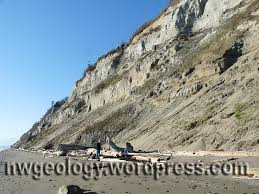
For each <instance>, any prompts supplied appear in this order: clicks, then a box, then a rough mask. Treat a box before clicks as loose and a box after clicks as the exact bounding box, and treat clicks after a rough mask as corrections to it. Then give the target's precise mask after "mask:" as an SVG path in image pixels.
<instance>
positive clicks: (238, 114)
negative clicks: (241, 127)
mask: <svg viewBox="0 0 259 194" xmlns="http://www.w3.org/2000/svg"><path fill="white" fill-rule="evenodd" d="M246 108H247V104H246V103H238V104H236V105H235V117H236V118H237V119H239V120H240V119H241V118H242V116H243V111H244V110H245V109H246Z"/></svg>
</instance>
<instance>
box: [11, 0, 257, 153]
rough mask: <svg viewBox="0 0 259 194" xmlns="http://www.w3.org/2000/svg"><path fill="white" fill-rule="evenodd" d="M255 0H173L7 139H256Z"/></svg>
mask: <svg viewBox="0 0 259 194" xmlns="http://www.w3.org/2000/svg"><path fill="white" fill-rule="evenodd" d="M258 8H259V1H258V0H222V1H215V0H183V1H180V2H179V3H178V4H175V5H171V6H169V7H168V8H167V9H166V10H165V11H164V12H163V13H162V14H161V15H160V16H159V17H158V18H156V19H155V20H154V21H153V22H151V23H150V25H148V26H146V27H145V28H144V29H143V30H141V31H140V32H139V33H137V34H136V35H135V36H134V38H133V39H132V40H131V41H130V43H129V44H127V45H126V46H123V47H121V48H119V49H117V50H116V51H114V52H111V53H110V54H108V55H106V56H104V57H102V58H100V60H99V61H97V63H96V68H95V69H94V70H93V71H89V72H88V73H86V74H85V76H84V77H83V78H82V79H80V80H79V81H78V82H77V83H76V86H75V88H74V90H73V92H72V94H71V96H70V97H69V98H68V99H64V100H62V101H61V102H58V103H56V104H55V105H54V106H53V107H52V108H50V110H49V111H48V112H47V113H46V115H45V116H44V117H43V118H42V119H41V121H40V122H38V123H36V124H35V125H34V126H33V127H32V129H31V130H30V131H29V132H28V133H26V134H25V135H24V136H23V137H22V138H21V140H20V141H19V142H17V143H16V144H15V145H14V146H15V147H16V148H18V147H21V148H34V149H39V148H43V147H45V146H47V147H52V146H54V147H55V146H57V145H58V144H60V143H77V144H82V145H87V146H91V145H92V144H94V143H95V142H96V141H97V140H98V139H102V140H103V141H104V139H105V136H107V135H108V136H111V137H113V139H114V140H115V142H117V143H119V144H123V145H124V143H125V142H127V141H130V142H131V143H132V144H133V145H135V147H136V148H137V149H160V150H179V149H184V150H195V149H204V150H205V149H225V150H256V149H259V145H258V139H259V117H258V116H259V115H258V108H259V95H258V94H259V90H258V89H259V88H258V86H259V85H258V77H259V76H258V75H259V47H258V43H259V23H258V21H259V13H258V12H259V11H258Z"/></svg>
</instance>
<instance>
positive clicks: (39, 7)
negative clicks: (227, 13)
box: [0, 0, 168, 145]
mask: <svg viewBox="0 0 259 194" xmlns="http://www.w3.org/2000/svg"><path fill="white" fill-rule="evenodd" d="M167 2H168V0H123V1H122V0H94V1H90V0H0V90H1V93H0V108H1V109H0V134H1V136H0V145H7V144H11V143H13V142H15V141H16V140H17V139H18V138H19V137H20V136H21V135H22V134H23V133H24V132H26V131H27V130H28V129H29V128H30V127H31V126H32V124H33V123H34V122H36V121H37V120H39V119H40V118H41V117H42V116H43V114H44V113H45V111H46V110H47V109H48V107H49V106H50V105H51V101H52V100H54V101H57V100H60V99H62V98H64V97H66V96H68V95H69V94H70V93H71V91H72V88H73V86H74V84H75V81H76V80H78V79H79V78H80V77H81V76H82V73H83V71H84V69H85V68H86V67H87V64H88V63H90V62H92V63H93V62H95V60H96V59H97V58H98V57H99V56H100V55H102V54H105V53H106V52H107V51H109V50H110V49H112V48H114V47H116V46H118V45H119V44H120V43H121V42H122V41H127V40H128V39H129V37H130V36H131V34H132V33H133V32H134V31H135V30H136V29H137V28H138V27H139V26H140V25H141V24H143V23H144V22H145V21H148V20H149V19H151V18H153V17H155V16H156V15H158V14H159V12H160V11H161V10H162V9H163V8H164V7H165V6H166V4H167Z"/></svg>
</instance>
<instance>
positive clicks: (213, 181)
mask: <svg viewBox="0 0 259 194" xmlns="http://www.w3.org/2000/svg"><path fill="white" fill-rule="evenodd" d="M0 158H1V169H0V176H1V179H0V180H1V181H0V193H1V194H35V193H37V194H46V193H49V194H57V193H58V189H59V187H61V186H62V185H78V186H80V187H81V188H82V189H84V190H85V191H86V192H85V193H88V194H94V193H107V194H108V193H110V194H122V193H128V194H129V193H131V194H144V193H148V194H151V193H152V194H157V193H177V194H178V193H179V194H191V193H194V194H203V193H204V194H212V193H213V194H214V193H218V194H220V193H229V194H232V193H233V194H238V193H241V194H244V193H259V180H256V179H249V178H233V177H232V176H211V175H210V176H205V175H204V176H195V175H191V176H186V175H180V176H177V175H175V176H161V177H160V178H159V179H158V180H154V178H153V177H152V176H144V175H140V176H133V175H131V176H126V175H124V176H110V175H108V176H104V177H100V179H99V180H93V179H91V180H87V181H86V180H84V179H83V178H82V176H72V175H69V176H65V175H64V176H57V175H50V176H42V177H41V179H40V180H33V179H32V177H31V176H18V175H14V176H10V175H9V176H6V175H5V173H4V168H5V167H4V166H5V165H4V162H8V163H10V162H53V163H57V162H64V160H65V159H66V158H67V157H52V158H47V157H44V156H43V155H42V154H38V153H29V152H21V151H12V150H8V151H3V152H1V157H0ZM226 159H227V157H214V156H195V157H188V156H178V157H174V158H173V159H172V160H174V161H177V162H181V161H182V162H195V161H198V160H203V161H205V162H210V161H215V160H226ZM238 160H239V161H246V162H248V163H249V165H250V167H251V168H256V167H257V168H258V166H259V158H258V157H246V158H242V159H238ZM71 161H84V158H72V159H71Z"/></svg>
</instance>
